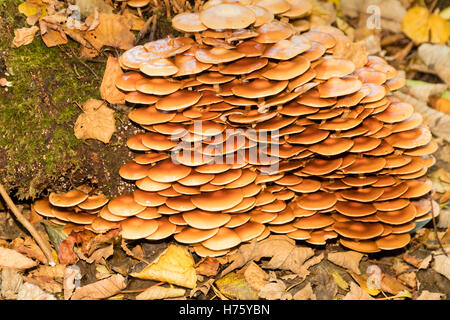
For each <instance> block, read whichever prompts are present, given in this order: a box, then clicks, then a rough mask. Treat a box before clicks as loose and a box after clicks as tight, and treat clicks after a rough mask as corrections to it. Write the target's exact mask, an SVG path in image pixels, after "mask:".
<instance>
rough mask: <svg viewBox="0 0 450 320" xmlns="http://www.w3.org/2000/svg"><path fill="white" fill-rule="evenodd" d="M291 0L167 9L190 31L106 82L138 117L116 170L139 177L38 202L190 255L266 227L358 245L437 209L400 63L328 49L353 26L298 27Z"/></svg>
mask: <svg viewBox="0 0 450 320" xmlns="http://www.w3.org/2000/svg"><path fill="white" fill-rule="evenodd" d="M300 3H302V1H294V0H277V1H275V0H260V1H257V0H256V1H251V0H248V1H245V0H241V1H236V0H212V1H209V2H207V3H206V4H205V5H204V6H203V7H202V8H201V10H200V11H199V12H185V13H182V14H179V15H177V16H175V17H174V18H173V19H172V24H173V27H174V28H175V29H176V30H178V31H180V32H182V33H184V36H182V37H177V38H173V37H169V38H165V39H160V40H156V41H152V42H148V43H146V44H144V45H138V46H136V47H134V48H132V49H129V50H127V51H125V52H124V53H123V54H122V55H121V56H120V58H119V62H120V65H121V67H122V68H123V69H124V71H125V72H124V74H123V76H121V77H119V78H118V79H117V80H116V86H117V87H118V88H119V89H120V90H122V91H124V92H126V101H127V102H128V103H130V104H133V105H135V108H134V109H133V110H132V111H131V112H130V113H129V119H130V120H132V121H133V122H134V123H136V124H138V125H139V126H141V127H142V129H143V131H142V132H140V133H138V134H136V135H134V136H132V137H130V138H129V139H128V140H127V146H128V147H129V148H130V149H131V150H133V151H135V152H136V156H135V158H134V159H133V160H132V161H130V162H128V163H126V164H124V165H123V166H122V167H121V169H120V171H119V174H120V176H121V177H122V178H123V179H126V180H128V181H133V182H134V183H135V186H136V188H135V190H134V191H133V192H132V193H127V194H122V195H120V196H118V197H116V198H113V199H111V200H110V201H109V202H107V199H106V198H104V197H103V196H100V195H89V192H88V191H86V190H72V191H70V192H68V193H67V194H51V195H50V197H49V198H48V199H44V200H40V201H38V202H36V204H35V206H34V207H35V210H36V211H37V212H38V213H40V214H42V215H44V216H47V217H49V218H51V219H52V220H57V223H62V224H67V226H66V227H67V228H68V230H72V229H73V228H76V227H77V226H79V225H82V226H83V227H84V228H89V229H90V230H92V231H94V232H105V231H106V230H109V229H111V228H115V227H118V226H120V227H121V235H122V237H123V238H124V239H130V240H134V239H148V240H159V239H164V238H166V237H169V236H172V235H173V237H174V239H175V240H176V241H178V242H180V243H183V244H190V245H192V246H193V248H194V250H195V252H196V253H197V254H199V255H200V256H219V255H223V254H225V253H226V252H228V251H229V250H230V249H232V248H234V247H236V246H237V245H239V244H240V243H241V242H246V241H250V240H252V239H257V240H262V239H264V238H265V237H267V236H268V235H269V234H270V233H277V234H286V235H287V236H288V237H290V238H292V239H295V240H304V241H306V242H307V243H310V244H313V245H324V244H325V243H326V241H327V240H328V239H334V238H338V241H339V242H340V243H341V244H342V245H343V246H345V247H347V248H350V249H352V250H356V251H360V252H377V251H380V250H391V249H396V248H401V247H404V246H405V245H407V244H408V243H409V241H410V231H411V230H413V229H414V228H416V226H417V224H418V223H421V222H423V221H428V220H429V219H430V217H431V214H432V210H433V202H432V201H431V199H430V197H429V192H430V191H431V189H432V184H431V181H430V180H428V179H426V173H427V170H428V168H429V167H430V166H432V165H433V164H434V162H435V159H434V158H433V157H432V156H431V154H432V153H433V152H434V151H436V148H437V145H436V143H435V142H434V141H433V140H432V136H431V134H430V131H429V129H428V128H427V127H426V125H424V124H423V121H422V117H421V115H420V114H418V113H415V112H414V108H413V107H412V106H411V105H410V104H408V103H405V102H403V101H400V100H399V99H397V98H396V97H394V96H393V95H392V94H391V93H390V92H391V91H393V90H396V89H399V88H401V87H402V86H403V85H404V83H405V79H404V78H402V77H401V76H400V75H399V73H398V72H397V70H396V69H395V68H393V67H392V66H390V65H389V64H387V63H386V61H385V60H384V59H382V58H380V57H376V56H367V55H366V56H364V59H362V60H361V59H359V60H358V61H351V60H348V59H343V58H340V57H337V56H336V55H335V54H334V53H335V50H334V49H335V48H336V47H340V48H342V46H344V47H345V46H347V45H349V44H351V43H352V42H351V41H350V39H349V38H348V37H347V36H345V35H344V33H343V32H342V31H340V30H339V29H336V28H334V27H330V26H320V27H314V28H311V29H310V30H308V31H306V32H300V31H298V29H296V28H295V27H294V26H293V25H292V24H291V23H290V22H289V19H295V18H298V17H299V16H301V13H300V12H301V10H300V9H301V8H300V7H301V6H300V5H299V4H300ZM296 4H297V7H296ZM296 10H298V11H296Z"/></svg>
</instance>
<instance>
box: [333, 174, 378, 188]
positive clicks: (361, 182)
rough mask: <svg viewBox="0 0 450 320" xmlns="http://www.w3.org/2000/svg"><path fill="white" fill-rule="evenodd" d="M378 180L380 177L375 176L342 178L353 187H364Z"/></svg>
mask: <svg viewBox="0 0 450 320" xmlns="http://www.w3.org/2000/svg"><path fill="white" fill-rule="evenodd" d="M377 181H378V177H374V176H359V177H352V176H347V177H345V178H343V179H342V182H343V183H345V184H346V185H348V186H351V187H364V186H369V185H372V184H374V183H375V182H377Z"/></svg>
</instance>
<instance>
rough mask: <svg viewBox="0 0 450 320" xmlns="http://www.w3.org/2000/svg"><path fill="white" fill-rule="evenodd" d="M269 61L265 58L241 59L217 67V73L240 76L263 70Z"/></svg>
mask: <svg viewBox="0 0 450 320" xmlns="http://www.w3.org/2000/svg"><path fill="white" fill-rule="evenodd" d="M268 62H269V60H268V59H267V58H259V57H250V58H242V59H239V60H237V61H234V62H231V63H229V64H227V65H223V66H221V67H219V72H220V73H223V74H233V75H241V74H248V73H250V72H253V71H256V70H259V69H261V68H264V67H265V66H266V65H267V63H268Z"/></svg>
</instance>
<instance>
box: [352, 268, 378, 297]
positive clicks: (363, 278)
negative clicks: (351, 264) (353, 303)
mask: <svg viewBox="0 0 450 320" xmlns="http://www.w3.org/2000/svg"><path fill="white" fill-rule="evenodd" d="M348 273H349V274H350V275H351V276H352V278H353V279H354V280H355V281H356V282H358V285H359V286H360V287H361V289H363V290H364V291H365V292H367V293H368V294H370V295H371V296H376V295H378V294H379V293H380V290H378V289H377V288H375V287H373V286H368V285H367V283H368V281H367V280H368V278H369V276H367V275H362V276H360V275H357V274H356V273H354V272H352V271H350V270H348Z"/></svg>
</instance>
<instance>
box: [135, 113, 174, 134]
mask: <svg viewBox="0 0 450 320" xmlns="http://www.w3.org/2000/svg"><path fill="white" fill-rule="evenodd" d="M175 115H176V113H165V112H161V111H158V110H157V109H156V108H155V107H154V106H150V107H146V108H137V109H133V110H132V111H130V113H129V114H128V118H129V119H130V120H132V121H134V122H136V123H139V124H142V125H153V124H158V123H165V122H168V121H171V120H172V119H173V118H174V117H175ZM141 137H142V136H141Z"/></svg>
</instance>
